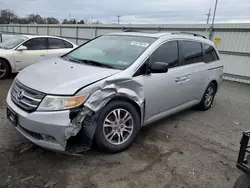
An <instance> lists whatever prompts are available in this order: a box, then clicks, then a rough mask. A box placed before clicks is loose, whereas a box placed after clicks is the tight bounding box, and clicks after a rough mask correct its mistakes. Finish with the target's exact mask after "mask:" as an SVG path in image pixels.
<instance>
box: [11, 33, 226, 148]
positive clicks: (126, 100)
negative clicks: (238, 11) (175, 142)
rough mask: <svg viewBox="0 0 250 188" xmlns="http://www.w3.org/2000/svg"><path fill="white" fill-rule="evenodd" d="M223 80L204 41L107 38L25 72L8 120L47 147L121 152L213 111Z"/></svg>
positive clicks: (172, 36)
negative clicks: (166, 123) (144, 134)
mask: <svg viewBox="0 0 250 188" xmlns="http://www.w3.org/2000/svg"><path fill="white" fill-rule="evenodd" d="M222 72H223V63H222V61H221V60H220V57H219V54H218V51H217V50H216V48H215V46H214V44H213V43H212V42H211V41H210V40H207V39H206V38H205V37H201V36H198V35H193V34H182V33H156V34H148V33H140V32H123V33H114V34H106V35H103V36H100V37H97V38H96V39H93V40H91V41H89V42H87V43H85V44H83V45H81V46H80V47H78V48H76V49H74V50H73V51H71V52H69V53H68V54H65V55H63V56H61V57H58V58H53V59H50V60H46V61H43V62H41V63H37V64H34V65H32V66H29V67H27V68H25V69H24V70H22V71H21V72H20V73H19V74H18V75H17V77H16V79H15V81H14V83H13V85H12V87H11V89H10V90H9V93H8V96H7V104H8V108H7V115H8V118H9V120H10V121H11V122H12V123H13V124H14V125H15V127H16V129H17V130H18V131H19V132H20V133H21V134H23V135H24V136H25V137H26V138H28V139H29V140H31V141H32V142H34V143H35V144H37V145H39V146H41V147H45V148H49V149H51V150H59V151H67V152H80V151H83V150H85V149H89V148H90V146H91V143H92V139H95V140H96V143H97V145H98V146H99V147H100V148H101V149H104V150H106V151H109V152H119V151H122V150H124V149H126V148H128V147H129V146H130V145H131V144H132V143H133V142H134V140H135V138H136V136H137V134H138V133H139V130H140V128H141V127H142V126H144V125H147V124H150V123H152V122H154V121H156V120H159V119H161V118H163V117H166V116H169V115H171V114H174V113H177V112H179V111H181V110H184V109H187V108H190V107H192V106H197V107H198V108H199V109H201V110H208V109H209V108H210V107H211V106H212V104H213V100H214V96H215V94H216V92H217V90H218V88H219V84H220V82H221V81H222ZM166 134H167V133H166Z"/></svg>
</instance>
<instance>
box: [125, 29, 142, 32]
mask: <svg viewBox="0 0 250 188" xmlns="http://www.w3.org/2000/svg"><path fill="white" fill-rule="evenodd" d="M123 32H141V31H139V30H135V29H125V30H124V31H123Z"/></svg>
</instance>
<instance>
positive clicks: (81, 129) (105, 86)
mask: <svg viewBox="0 0 250 188" xmlns="http://www.w3.org/2000/svg"><path fill="white" fill-rule="evenodd" d="M115 97H125V98H127V99H130V100H132V101H134V102H135V103H136V104H137V105H138V106H139V107H140V114H141V119H142V121H141V122H143V117H144V114H143V113H144V101H145V100H144V91H143V84H142V83H140V82H139V81H137V80H134V79H133V78H122V79H108V80H105V81H103V82H102V84H99V85H98V86H97V87H95V88H94V90H93V92H92V94H91V95H90V97H89V98H88V100H87V101H86V102H85V103H84V107H83V108H82V109H80V110H79V112H78V113H77V115H76V116H75V117H74V118H73V119H72V120H71V123H70V126H69V127H67V128H66V130H65V138H66V140H67V142H68V143H67V146H66V150H67V151H70V152H81V151H84V150H88V149H90V148H91V144H92V139H93V137H94V134H95V130H96V126H97V124H96V118H97V117H98V113H99V111H100V110H101V109H102V108H103V107H104V106H105V105H106V104H107V103H108V102H109V101H110V100H111V99H113V98H115ZM73 142H75V143H73Z"/></svg>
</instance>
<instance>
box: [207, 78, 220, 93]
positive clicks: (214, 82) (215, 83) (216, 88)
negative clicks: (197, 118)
mask: <svg viewBox="0 0 250 188" xmlns="http://www.w3.org/2000/svg"><path fill="white" fill-rule="evenodd" d="M211 83H213V84H214V86H215V93H217V90H218V82H217V81H216V80H212V81H211V82H210V83H209V84H211ZM209 84H208V85H209Z"/></svg>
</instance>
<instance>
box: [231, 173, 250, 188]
mask: <svg viewBox="0 0 250 188" xmlns="http://www.w3.org/2000/svg"><path fill="white" fill-rule="evenodd" d="M233 188H250V177H249V175H247V174H242V175H240V177H239V178H238V179H237V180H236V182H235V184H234V187H233Z"/></svg>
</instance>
